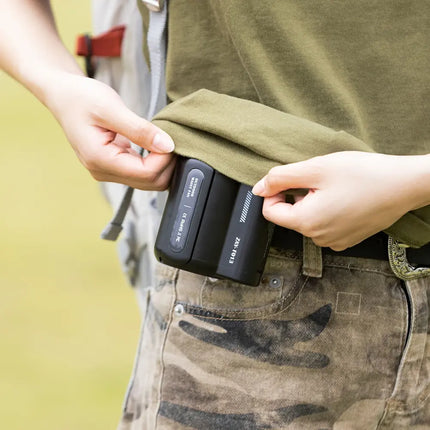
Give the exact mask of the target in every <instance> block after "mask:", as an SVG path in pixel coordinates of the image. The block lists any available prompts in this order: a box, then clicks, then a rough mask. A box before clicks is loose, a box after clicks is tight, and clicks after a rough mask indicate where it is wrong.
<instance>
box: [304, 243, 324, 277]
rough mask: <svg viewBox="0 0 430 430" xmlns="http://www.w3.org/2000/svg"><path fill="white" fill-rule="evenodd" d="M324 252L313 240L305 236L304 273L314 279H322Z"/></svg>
mask: <svg viewBox="0 0 430 430" xmlns="http://www.w3.org/2000/svg"><path fill="white" fill-rule="evenodd" d="M322 269H323V263H322V252H321V248H320V247H319V246H318V245H315V243H314V242H313V240H312V239H310V238H309V237H305V236H303V267H302V273H303V275H305V276H310V277H312V278H322Z"/></svg>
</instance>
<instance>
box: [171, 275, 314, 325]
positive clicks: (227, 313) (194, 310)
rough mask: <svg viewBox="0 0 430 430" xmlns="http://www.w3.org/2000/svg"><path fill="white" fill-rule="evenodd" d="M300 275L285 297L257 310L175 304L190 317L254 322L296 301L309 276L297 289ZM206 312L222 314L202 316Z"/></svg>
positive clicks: (280, 310)
mask: <svg viewBox="0 0 430 430" xmlns="http://www.w3.org/2000/svg"><path fill="white" fill-rule="evenodd" d="M302 278H303V277H302V275H301V274H300V273H299V274H298V276H297V278H296V280H295V282H294V285H293V287H292V288H291V290H290V291H289V292H288V294H287V295H285V296H283V297H281V298H280V299H278V300H276V301H275V302H274V303H271V304H269V305H264V306H260V307H257V308H249V309H246V310H226V309H225V308H213V309H208V308H204V307H202V306H196V305H190V304H188V303H186V302H180V301H178V302H176V303H177V304H181V305H182V306H184V309H185V310H186V312H187V313H189V314H190V315H196V316H199V317H201V318H208V319H209V318H210V319H212V320H223V319H234V320H236V321H249V320H254V319H261V318H265V317H269V316H272V315H276V314H277V313H279V312H282V311H284V310H286V309H288V308H289V307H290V306H291V305H292V304H293V303H294V302H295V300H296V299H297V297H298V296H299V295H300V292H301V291H302V289H303V288H304V287H305V285H306V284H307V282H308V280H309V276H306V277H305V278H304V279H303V282H302V283H301V285H300V287H298V285H299V280H300V279H302ZM294 292H296V294H294V297H293V298H292V300H291V301H290V302H289V303H288V304H287V305H286V306H285V302H286V301H287V300H288V299H289V298H290V297H291V296H292V295H293V293H294ZM272 308H276V310H274V311H270V309H272ZM206 312H210V313H211V314H212V313H215V314H217V313H218V314H222V315H221V316H218V317H216V316H213V315H210V316H208V315H202V314H204V313H206ZM247 313H249V314H251V315H252V316H249V317H243V318H238V317H235V315H240V314H245V315H246V314H247Z"/></svg>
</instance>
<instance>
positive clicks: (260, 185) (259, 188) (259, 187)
mask: <svg viewBox="0 0 430 430" xmlns="http://www.w3.org/2000/svg"><path fill="white" fill-rule="evenodd" d="M252 193H253V194H255V195H257V196H259V195H261V194H263V193H264V178H263V179H260V180H259V181H258V182H257V183H256V184H255V185H254V188H253V189H252Z"/></svg>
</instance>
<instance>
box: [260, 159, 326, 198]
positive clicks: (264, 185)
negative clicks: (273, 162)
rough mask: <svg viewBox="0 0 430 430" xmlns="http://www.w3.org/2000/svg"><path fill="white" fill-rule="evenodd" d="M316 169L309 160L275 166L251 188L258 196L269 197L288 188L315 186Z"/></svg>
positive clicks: (316, 180) (316, 179)
mask: <svg viewBox="0 0 430 430" xmlns="http://www.w3.org/2000/svg"><path fill="white" fill-rule="evenodd" d="M317 182H318V178H317V170H316V169H314V168H313V163H312V162H311V161H310V160H307V161H300V162H298V163H291V164H287V165H284V166H276V167H273V168H272V169H270V171H269V173H268V174H267V175H266V176H264V178H262V179H260V181H258V182H257V183H256V184H255V185H254V188H253V189H252V192H253V193H254V194H256V195H258V196H262V197H269V196H274V195H276V194H279V193H280V192H281V191H285V190H288V189H298V188H299V189H310V188H316V185H317Z"/></svg>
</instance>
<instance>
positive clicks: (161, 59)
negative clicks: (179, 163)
mask: <svg viewBox="0 0 430 430" xmlns="http://www.w3.org/2000/svg"><path fill="white" fill-rule="evenodd" d="M142 1H144V3H145V4H146V5H147V6H148V8H149V9H150V18H149V27H148V36H147V39H148V50H149V61H150V65H151V96H150V100H149V108H148V113H147V115H146V117H147V118H148V119H149V120H151V119H152V118H153V117H154V115H155V114H156V113H157V112H158V111H159V110H160V109H162V108H163V107H164V106H165V105H166V87H165V64H166V27H167V0H164V4H161V3H160V2H159V1H157V0H142ZM156 6H157V7H156ZM141 154H143V149H142V150H141ZM132 197H133V188H132V187H127V189H126V191H125V193H124V196H123V197H122V199H121V201H120V204H119V206H118V209H117V210H116V212H115V214H114V216H113V218H112V220H111V221H110V223H109V224H108V225H107V226H106V227H105V229H104V230H103V231H102V233H101V238H102V239H105V240H112V241H115V240H116V239H117V238H118V236H119V234H120V232H121V230H122V224H123V222H124V218H125V216H126V214H127V210H128V208H129V206H130V203H131V199H132Z"/></svg>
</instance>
